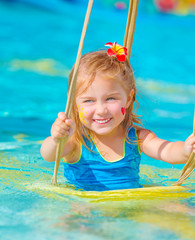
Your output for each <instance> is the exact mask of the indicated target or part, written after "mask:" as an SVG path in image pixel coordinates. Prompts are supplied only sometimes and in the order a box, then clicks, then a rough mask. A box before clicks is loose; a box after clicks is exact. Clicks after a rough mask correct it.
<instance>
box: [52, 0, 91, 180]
mask: <svg viewBox="0 0 195 240" xmlns="http://www.w3.org/2000/svg"><path fill="white" fill-rule="evenodd" d="M92 7H93V0H89V2H88V7H87V12H86V15H85V21H84V25H83V30H82V34H81V39H80V44H79V49H78V53H77V58H76V62H75V66H74V72H73V75H72V79H71V84H70V87H69V91H68V99H67V104H66V110H65V114H66V116H67V118H69V117H70V114H71V110H72V105H73V100H74V95H75V89H76V81H77V75H78V69H79V64H80V59H81V54H82V50H83V44H84V39H85V35H86V31H87V27H88V24H89V18H90V15H91V10H92ZM67 140H68V136H67V137H65V138H62V139H60V140H59V141H58V144H57V149H56V159H55V160H56V161H55V167H54V173H53V177H52V184H56V183H57V173H58V168H59V165H60V159H61V157H62V152H63V149H64V145H65V144H66V142H67Z"/></svg>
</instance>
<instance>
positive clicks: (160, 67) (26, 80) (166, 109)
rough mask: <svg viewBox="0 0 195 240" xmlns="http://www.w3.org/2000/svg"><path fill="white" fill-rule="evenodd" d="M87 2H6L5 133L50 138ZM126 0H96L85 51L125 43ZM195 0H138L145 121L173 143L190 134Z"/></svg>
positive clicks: (2, 17)
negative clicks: (113, 43)
mask: <svg viewBox="0 0 195 240" xmlns="http://www.w3.org/2000/svg"><path fill="white" fill-rule="evenodd" d="M87 2H88V1H87V0H42V1H38V0H0V25H1V27H0V86H1V87H0V123H1V125H0V130H1V135H0V137H1V140H2V141H5V140H6V139H7V138H8V136H9V134H8V133H10V132H14V133H19V134H20V133H21V134H31V135H36V136H38V137H40V138H41V139H44V138H45V137H46V136H48V135H49V134H50V127H51V124H52V122H53V121H54V119H55V118H56V116H57V113H58V112H59V111H64V109H65V105H66V96H67V79H68V74H69V72H70V69H71V67H72V66H73V64H74V61H75V60H76V54H77V50H78V45H79V41H80V36H81V30H82V26H83V21H84V17H85V13H86V8H87ZM128 3H129V1H128V0H123V1H117V0H95V1H94V6H93V10H92V14H91V19H90V23H89V26H88V31H87V35H86V39H85V44H84V49H83V53H85V52H88V51H94V50H98V49H105V47H104V44H105V43H106V42H114V41H117V42H118V43H119V44H123V38H124V32H125V27H126V20H127V14H128ZM194 4H195V0H155V1H153V0H140V2H139V9H138V16H137V23H136V29H135V36H134V42H133V48H132V55H131V64H132V66H133V69H134V72H135V76H136V81H137V87H138V92H139V102H140V108H139V113H140V114H141V115H142V118H143V120H144V121H143V124H144V126H145V127H148V128H150V129H152V130H154V131H155V132H156V133H157V135H159V136H160V137H162V138H165V139H169V140H177V139H180V140H185V138H186V137H187V136H188V134H190V133H191V132H192V124H193V111H194V103H195V98H194V95H195V85H194V82H195V79H194V76H195V66H194V56H195V47H194V43H195V14H194V13H195V12H194V6H195V5H194Z"/></svg>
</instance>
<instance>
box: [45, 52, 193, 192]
mask: <svg viewBox="0 0 195 240" xmlns="http://www.w3.org/2000/svg"><path fill="white" fill-rule="evenodd" d="M108 52H109V51H108ZM110 55H112V54H108V53H107V52H106V51H97V52H92V53H87V54H85V55H83V56H82V58H81V61H80V66H79V72H78V77H77V86H76V93H75V99H74V103H73V110H72V114H71V119H67V117H66V115H65V113H63V112H60V113H59V114H58V118H57V119H56V120H55V122H54V123H53V125H52V128H51V136H50V137H48V138H46V139H45V140H44V142H43V144H42V147H41V154H42V157H43V158H44V159H45V160H47V161H50V162H51V161H55V155H56V147H57V142H58V140H59V139H60V138H64V137H66V136H67V135H68V137H69V140H68V142H67V143H66V145H65V147H64V150H63V153H62V158H63V160H64V176H65V177H66V179H67V180H68V182H69V183H70V184H73V185H74V186H75V187H76V188H77V189H83V190H90V191H105V190H116V189H129V188H138V187H141V186H140V184H139V164H140V160H141V156H140V153H141V152H144V153H145V154H147V155H148V156H150V157H152V158H155V159H159V160H162V161H165V162H168V163H171V164H179V163H185V162H186V161H187V159H188V157H189V155H190V153H191V151H192V150H193V151H194V144H195V137H193V136H190V137H189V138H188V139H187V140H186V141H185V142H181V141H179V142H168V141H166V140H163V139H160V138H158V137H157V136H156V135H155V134H154V133H153V132H151V131H150V130H147V129H144V128H141V127H140V126H139V125H140V124H141V121H140V120H139V118H138V116H137V115H136V114H135V113H133V108H134V103H135V102H136V86H135V79H134V74H133V71H132V68H131V66H130V64H129V62H128V60H125V59H124V60H121V61H120V57H116V56H115V55H113V56H110ZM123 57H124V56H123ZM73 69H74V67H73ZM73 69H72V71H71V73H70V78H69V79H71V76H72V74H73ZM69 84H70V82H69Z"/></svg>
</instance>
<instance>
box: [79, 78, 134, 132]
mask: <svg viewBox="0 0 195 240" xmlns="http://www.w3.org/2000/svg"><path fill="white" fill-rule="evenodd" d="M84 87H85V86H84ZM81 90H82V89H81ZM132 95H133V90H132V91H131V93H130V94H129V96H127V94H126V92H125V91H124V89H123V88H122V87H121V85H120V83H119V82H118V81H116V80H114V79H110V78H108V77H106V76H105V74H97V75H96V77H95V79H94V81H93V82H92V84H91V85H90V86H89V87H88V88H87V90H86V91H85V92H84V93H82V94H80V95H79V96H77V97H76V104H77V107H78V111H79V118H80V121H81V122H82V124H83V125H84V126H85V127H87V128H88V129H89V130H91V131H93V132H94V133H95V134H98V135H107V134H112V133H113V132H114V131H116V130H117V127H118V126H119V124H120V123H121V122H122V121H123V120H124V118H125V108H127V107H128V106H129V104H130V102H131V98H132Z"/></svg>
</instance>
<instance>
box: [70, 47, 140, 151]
mask: <svg viewBox="0 0 195 240" xmlns="http://www.w3.org/2000/svg"><path fill="white" fill-rule="evenodd" d="M73 70H74V66H73V68H72V70H71V72H70V75H69V86H70V82H71V79H72V74H73ZM97 73H104V74H106V76H108V77H110V78H111V79H115V80H116V79H117V80H118V81H119V83H120V84H121V86H122V87H123V88H124V90H125V92H126V93H127V95H129V93H130V91H131V90H132V89H133V91H134V92H133V97H132V100H131V104H130V106H129V107H128V108H127V109H126V111H125V119H124V120H123V122H122V125H123V127H124V130H125V136H126V139H128V132H129V130H130V128H131V127H132V125H133V123H136V124H141V120H140V119H139V116H138V115H137V114H135V113H133V109H134V102H136V103H137V104H138V102H137V100H136V94H137V90H136V86H135V78H134V74H133V70H132V68H131V66H130V64H129V62H128V60H126V61H125V62H119V61H118V60H117V58H116V57H115V56H113V57H111V56H108V54H107V52H106V51H105V50H101V51H96V52H91V53H87V54H84V55H83V56H82V57H81V60H80V66H79V71H78V77H77V79H78V80H77V86H76V91H75V99H74V103H73V108H72V113H71V118H72V119H73V120H74V121H75V123H76V131H75V133H74V136H73V137H74V138H75V140H76V141H77V142H81V143H82V144H83V145H84V146H86V143H85V141H84V138H87V139H88V140H89V141H90V142H91V139H90V131H89V130H88V129H87V128H86V127H85V126H84V125H83V124H82V123H81V121H80V118H79V112H78V108H77V105H76V97H77V96H78V95H80V94H81V93H83V92H85V91H86V90H87V88H88V87H89V86H90V84H91V83H92V82H93V80H94V78H95V76H96V74H97ZM86 147H87V146H86ZM87 148H88V147H87ZM88 149H89V148H88Z"/></svg>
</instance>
